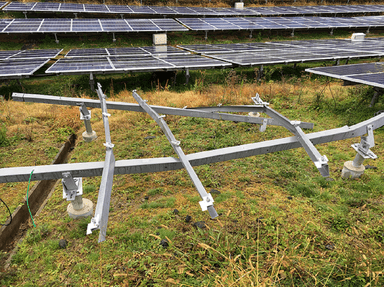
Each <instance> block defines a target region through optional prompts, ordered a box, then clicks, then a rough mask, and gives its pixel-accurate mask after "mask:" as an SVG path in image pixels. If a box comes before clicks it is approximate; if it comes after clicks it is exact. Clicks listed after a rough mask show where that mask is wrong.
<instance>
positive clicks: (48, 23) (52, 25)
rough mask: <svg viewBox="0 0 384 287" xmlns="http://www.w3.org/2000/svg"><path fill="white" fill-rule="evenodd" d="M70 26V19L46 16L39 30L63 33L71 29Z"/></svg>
mask: <svg viewBox="0 0 384 287" xmlns="http://www.w3.org/2000/svg"><path fill="white" fill-rule="evenodd" d="M71 26H72V21H71V19H60V18H54V19H52V18H47V19H44V21H43V23H42V24H41V26H40V29H39V32H52V33H59V32H64V33H65V32H70V31H71Z"/></svg>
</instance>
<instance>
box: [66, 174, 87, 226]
mask: <svg viewBox="0 0 384 287" xmlns="http://www.w3.org/2000/svg"><path fill="white" fill-rule="evenodd" d="M62 176H63V179H62V180H61V182H62V184H63V198H64V199H67V201H71V203H69V204H68V206H67V212H68V216H69V217H71V218H73V219H78V218H84V217H88V216H91V215H92V213H93V203H92V201H90V200H89V199H86V198H82V195H83V186H82V178H81V177H78V178H76V177H75V178H73V177H72V175H71V173H70V172H63V173H62Z"/></svg>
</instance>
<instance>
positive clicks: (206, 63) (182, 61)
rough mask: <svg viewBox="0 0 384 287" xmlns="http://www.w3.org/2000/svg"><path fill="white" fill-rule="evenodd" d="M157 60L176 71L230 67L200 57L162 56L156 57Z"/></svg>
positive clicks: (226, 64)
mask: <svg viewBox="0 0 384 287" xmlns="http://www.w3.org/2000/svg"><path fill="white" fill-rule="evenodd" d="M158 58H159V59H161V60H163V61H166V62H167V63H170V64H171V65H174V66H175V68H178V69H193V68H213V67H224V66H230V64H229V63H225V62H223V61H220V60H216V59H211V58H207V57H202V56H199V55H193V54H189V55H164V56H158Z"/></svg>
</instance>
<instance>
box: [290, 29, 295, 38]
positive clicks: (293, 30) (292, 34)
mask: <svg viewBox="0 0 384 287" xmlns="http://www.w3.org/2000/svg"><path fill="white" fill-rule="evenodd" d="M291 37H295V29H292V33H291Z"/></svg>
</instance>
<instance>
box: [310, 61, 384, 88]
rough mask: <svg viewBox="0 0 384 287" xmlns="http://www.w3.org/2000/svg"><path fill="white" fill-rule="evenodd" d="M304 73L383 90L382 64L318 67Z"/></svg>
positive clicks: (383, 69) (383, 64) (383, 68)
mask: <svg viewBox="0 0 384 287" xmlns="http://www.w3.org/2000/svg"><path fill="white" fill-rule="evenodd" d="M305 71H307V72H309V73H313V74H317V75H322V76H327V77H331V78H336V79H341V80H344V81H348V82H352V83H357V84H365V85H369V86H373V87H376V88H380V89H384V63H364V64H356V65H344V66H334V67H320V68H312V69H306V70H305Z"/></svg>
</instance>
